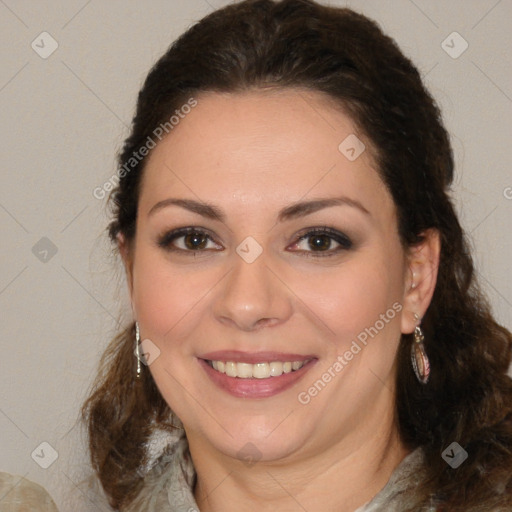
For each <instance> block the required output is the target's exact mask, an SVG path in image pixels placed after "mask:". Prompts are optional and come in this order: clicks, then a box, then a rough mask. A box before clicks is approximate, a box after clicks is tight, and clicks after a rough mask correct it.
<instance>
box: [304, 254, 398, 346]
mask: <svg viewBox="0 0 512 512" xmlns="http://www.w3.org/2000/svg"><path fill="white" fill-rule="evenodd" d="M401 261H402V260H401V258H400V255H399V254H396V255H395V256H394V257H391V255H390V256H389V258H379V257H376V256H375V255H374V254H373V255H371V254H368V255H366V256H365V257H358V258H354V259H353V260H352V261H350V262H347V263H346V265H343V264H342V265H340V267H338V268H337V269H336V270H333V271H332V272H325V273H324V274H317V275H315V277H314V278H313V277H311V276H309V277H307V278H302V279H301V280H300V281H299V283H298V285H297V288H296V292H297V295H298V296H299V297H300V298H301V299H302V300H303V301H304V303H305V304H306V305H307V306H308V307H309V308H310V309H311V311H312V312H314V314H315V315H316V316H317V317H318V318H319V319H321V320H322V322H323V323H324V324H325V326H326V327H327V328H328V330H329V331H330V333H331V335H332V336H333V339H334V340H335V342H336V346H337V349H338V351H340V350H345V349H346V348H348V346H349V345H350V344H351V342H352V340H354V339H356V338H357V336H358V335H360V334H361V333H365V332H366V333H367V331H366V329H370V328H371V327H374V326H375V325H376V324H377V329H378V330H379V331H382V332H379V335H381V336H388V335H389V336H390V337H392V338H397V337H398V334H399V332H400V322H399V315H398V313H397V311H396V309H397V308H398V309H401V306H399V305H400V304H401V300H402V295H401V293H400V292H401V290H402V288H401V282H402V278H401V276H402V265H401ZM394 304H395V308H393V305H394ZM382 315H384V320H385V321H384V320H383V317H382ZM383 322H384V323H383ZM383 326H384V327H385V328H383ZM372 333H373V334H374V333H375V331H374V330H372ZM362 337H363V338H364V334H362Z"/></svg>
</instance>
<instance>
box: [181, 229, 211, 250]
mask: <svg viewBox="0 0 512 512" xmlns="http://www.w3.org/2000/svg"><path fill="white" fill-rule="evenodd" d="M183 242H184V244H185V247H186V248H187V249H190V250H191V251H197V250H200V249H204V248H205V247H206V245H207V244H208V237H207V236H206V235H205V234H204V233H189V234H188V235H185V236H184V238H183Z"/></svg>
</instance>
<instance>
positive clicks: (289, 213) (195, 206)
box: [148, 197, 371, 222]
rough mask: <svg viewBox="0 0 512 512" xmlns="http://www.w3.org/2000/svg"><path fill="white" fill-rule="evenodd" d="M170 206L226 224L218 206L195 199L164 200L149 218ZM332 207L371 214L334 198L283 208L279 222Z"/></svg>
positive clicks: (358, 205)
mask: <svg viewBox="0 0 512 512" xmlns="http://www.w3.org/2000/svg"><path fill="white" fill-rule="evenodd" d="M168 206H179V207H181V208H184V209H185V210H189V211H191V212H193V213H197V214H199V215H201V216H202V217H206V218H208V219H212V220H217V221H220V222H225V220H226V216H225V215H224V214H223V213H222V211H221V210H220V209H219V208H217V207H216V206H213V205H210V204H207V203H203V202H201V201H195V200H193V199H175V198H169V199H164V200H163V201H159V202H158V203H156V204H155V205H154V206H153V207H152V208H151V209H150V210H149V212H148V217H149V216H150V215H153V214H154V213H156V212H157V211H159V210H162V209H163V208H166V207H168ZM332 206H350V207H352V208H356V209H358V210H359V211H361V212H362V213H364V214H365V215H370V216H371V214H370V212H369V211H368V210H367V209H366V208H365V207H364V206H363V205H362V204H361V203H360V202H359V201H356V200H355V199H351V198H349V197H332V198H328V199H314V200H311V201H301V202H298V203H295V204H292V205H290V206H287V207H285V208H283V209H282V210H281V211H280V212H279V214H278V216H277V219H278V222H283V221H287V220H292V219H296V218H299V217H305V216H306V215H310V214H312V213H315V212H317V211H319V210H322V209H324V208H329V207H332Z"/></svg>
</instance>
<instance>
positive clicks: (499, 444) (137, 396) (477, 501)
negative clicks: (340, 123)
mask: <svg viewBox="0 0 512 512" xmlns="http://www.w3.org/2000/svg"><path fill="white" fill-rule="evenodd" d="M262 87H277V88H287V87H291V88H305V89H307V90H311V91H317V92H321V93H324V94H326V95H328V96H329V97H330V98H331V99H332V100H334V101H335V102H336V103H337V104H338V105H339V106H340V107H342V108H343V109H344V111H345V112H346V113H348V115H349V116H350V117H351V119H352V120H353V121H354V123H356V125H357V126H358V128H359V129H360V130H361V131H362V133H364V134H365V135H366V136H367V137H368V139H369V140H370V141H371V144H372V147H373V148H374V150H375V160H376V163H377V166H378V172H379V173H380V176H381V178H382V180H383V182H384V183H385V184H386V186H387V188H388V189H389V191H390V193H391V195H392V197H393V200H394V203H395V206H396V209H397V213H398V228H399V233H400V238H401V241H402V244H403V246H404V248H405V249H406V248H407V247H410V246H413V245H415V244H417V243H418V242H420V241H421V240H422V235H421V234H422V233H423V232H425V230H427V229H429V228H434V229H437V230H438V231H439V233H440V236H441V257H440V265H439V274H438V280H437V285H436V289H435V292H434V296H433V299H432V302H431V304H430V307H429V309H428V311H427V312H426V314H425V317H424V319H423V326H424V330H425V347H426V351H427V353H428V355H429V358H430V362H431V368H432V372H431V376H430V381H429V383H428V384H427V385H421V384H419V383H418V381H417V380H416V378H415V376H414V373H413V371H412V368H411V364H410V357H409V353H410V347H411V343H412V342H413V340H412V336H411V335H403V336H402V339H401V341H400V347H399V352H398V360H397V363H398V364H397V374H396V381H397V395H396V412H397V419H398V428H399V432H400V435H401V438H402V440H403V442H404V443H405V444H406V446H408V447H409V448H411V449H413V448H416V447H423V448H424V453H425V457H426V458H425V471H426V478H425V479H424V480H423V482H422V485H421V486H420V487H418V488H417V489H415V490H414V491H413V492H414V496H413V501H414V502H415V503H416V505H415V506H414V507H413V508H411V511H412V510H419V509H421V508H422V507H424V506H426V505H427V504H429V503H431V502H432V500H434V501H435V502H436V503H438V504H439V506H440V507H441V508H440V510H450V511H454V512H457V511H469V510H491V509H494V508H495V507H504V509H505V508H506V509H507V510H511V509H512V483H511V481H512V476H511V474H512V379H510V377H509V376H508V375H507V370H508V368H509V365H510V362H511V357H512V335H511V334H510V332H508V331H507V330H506V329H505V328H504V327H501V326H500V325H499V324H498V323H497V322H496V321H495V320H494V318H493V316H492V314H491V312H490V307H489V305H488V304H487V302H486V300H485V298H484V297H483V295H482V293H481V292H480V291H479V288H478V286H477V283H476V281H475V275H474V274H475V273H474V268H473V262H472V258H471V255H470V251H469V246H468V242H467V240H466V238H465V234H464V232H463V230H462V228H461V225H460V223H459V221H458V219H457V215H456V213H455V210H454V206H453V204H452V201H451V199H450V196H449V194H450V185H451V183H452V180H453V174H454V163H453V156H452V150H451V146H450V141H449V137H448V134H447V132H446V130H445V128H444V126H443V122H442V119H441V115H440V112H439V109H438V107H437V105H436V103H435V101H434V100H433V98H432V97H431V95H430V94H429V92H428V91H427V90H426V88H425V86H424V85H423V83H422V80H421V77H420V74H419V73H418V70H417V69H416V68H415V66H414V65H413V64H412V63H411V62H410V60H409V59H408V58H407V57H405V56H404V55H403V54H402V52H401V51H400V50H399V48H398V47H397V45H396V43H395V42H394V41H393V40H392V39H391V38H390V37H388V36H386V35H385V34H383V32H382V31H381V29H380V28H379V27H378V25H377V24H376V23H375V22H373V21H371V20H369V19H368V18H366V17H365V16H363V15H361V14H358V13H356V12H354V11H352V10H350V9H346V8H334V7H327V6H323V5H319V4H317V3H315V2H314V1H311V0H282V1H272V0H246V1H243V2H240V3H236V4H232V5H229V6H227V7H224V8H222V9H219V10H217V11H215V12H213V13H212V14H210V15H208V16H206V17H205V18H203V19H202V20H201V21H199V22H198V23H196V24H195V25H193V26H192V27H191V28H190V29H189V30H187V31H186V32H185V33H184V34H183V35H182V36H181V37H180V38H179V39H178V40H177V41H176V42H175V43H174V44H172V46H171V47H170V48H169V50H168V51H167V52H166V53H165V54H164V55H163V56H162V57H161V58H160V60H158V62H157V63H156V64H155V65H154V67H153V68H152V69H151V71H150V72H149V74H148V76H147V79H146V81H145V83H144V85H143V87H142V90H141V91H140V93H139V96H138V102H137V110H136V114H135V117H134V119H133V124H132V127H131V133H130V135H129V137H128V138H127V139H126V141H125V143H124V146H123V148H122V150H121V152H120V155H119V164H120V167H121V168H122V167H123V166H126V165H127V164H128V163H130V164H132V163H133V162H132V161H131V160H130V159H132V160H133V154H134V152H137V151H138V150H139V148H141V147H142V146H144V144H145V143H146V141H147V140H148V137H150V136H151V135H152V133H153V131H154V130H155V128H156V127H158V126H159V125H161V124H162V123H165V122H166V121H168V120H169V118H170V116H171V115H172V114H173V112H175V111H176V110H177V109H179V108H180V107H181V106H182V105H183V104H185V103H186V102H187V100H189V99H190V98H191V97H196V98H197V97H199V96H200V94H201V93H205V92H223V93H237V92H242V91H246V90H251V89H258V88H262ZM171 136H172V135H171ZM146 158H147V157H146ZM146 158H143V159H141V161H140V162H136V164H134V165H133V166H131V167H130V170H129V172H125V173H120V175H121V179H120V181H119V184H118V186H117V188H116V189H115V190H114V191H113V192H112V194H111V196H110V201H111V206H112V213H113V219H112V221H111V223H110V225H109V227H108V233H109V236H110V238H111V240H112V242H113V243H114V244H116V241H117V236H118V235H119V234H122V235H123V236H124V237H125V239H126V240H127V241H128V243H129V242H130V241H131V240H133V238H134V235H135V225H136V215H137V203H138V196H139V186H140V182H141V176H142V173H143V171H144V164H145V161H146ZM125 168H126V167H125ZM133 340H134V327H133V324H132V325H130V326H128V327H127V328H126V329H125V330H124V331H123V332H121V333H120V334H119V335H118V336H117V337H116V338H115V339H114V340H113V341H112V342H111V345H110V346H109V348H108V349H107V351H106V353H105V355H104V358H103V360H102V365H101V369H100V373H99V376H98V378H97V380H96V383H95V387H94V389H93V390H92V392H91V395H90V396H89V398H88V400H87V401H86V403H85V404H84V406H83V410H82V413H83V418H84V420H85V421H86V424H87V426H88V433H89V441H90V444H89V447H90V454H91V460H92V464H93V467H94V470H95V472H96V474H97V476H98V478H99V480H100V482H101V484H102V486H103V488H104V490H105V492H106V495H107V496H108V498H109V501H110V504H111V506H112V507H113V508H114V509H116V510H123V509H125V508H126V507H127V506H128V505H129V504H130V503H131V502H133V500H134V499H135V497H136V496H137V494H138V493H139V492H140V490H141V489H142V487H143V485H144V483H143V477H142V475H141V474H140V472H139V468H140V466H141V464H142V463H143V462H144V457H145V453H144V443H145V442H146V441H147V440H148V437H149V436H150V434H151V430H152V428H153V426H154V425H159V426H160V427H163V428H169V429H170V428H172V427H171V426H170V425H169V423H168V416H169V413H170V411H169V407H168V406H167V404H166V403H165V401H164V400H163V398H162V397H161V395H160V393H159V391H158V390H157V388H156V385H155V383H154V381H153V379H152V377H151V374H150V372H143V376H142V379H140V380H135V379H134V373H135V364H136V360H135V358H134V355H133V343H134V341H133ZM453 441H457V442H458V443H459V444H460V445H461V446H463V447H464V448H465V449H466V451H467V452H468V454H469V458H468V459H467V461H466V462H464V464H462V465H461V466H460V467H459V468H458V469H456V470H454V469H452V468H451V467H450V466H448V464H446V463H445V462H444V460H443V459H442V458H441V453H442V452H443V450H444V449H445V448H446V447H447V446H449V445H450V444H451V443H452V442H453ZM500 510H501V508H500Z"/></svg>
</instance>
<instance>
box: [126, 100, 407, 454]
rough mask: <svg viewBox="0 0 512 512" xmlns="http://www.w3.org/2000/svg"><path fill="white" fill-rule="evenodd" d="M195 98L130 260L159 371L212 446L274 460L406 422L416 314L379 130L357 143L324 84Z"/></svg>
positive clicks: (170, 148)
mask: <svg viewBox="0 0 512 512" xmlns="http://www.w3.org/2000/svg"><path fill="white" fill-rule="evenodd" d="M197 101H198V104H197V106H196V107H195V108H193V109H192V110H191V112H190V113H189V114H188V115H187V116H186V117H184V119H181V120H180V123H179V124H178V125H177V126H175V127H174V129H173V130H172V132H171V133H170V134H169V135H168V136H167V137H166V138H165V139H163V140H162V141H161V142H160V143H159V144H158V145H157V147H156V148H155V149H154V150H153V152H152V154H151V155H150V157H149V160H148V161H147V165H146V168H145V172H144V177H143V181H142V187H141V194H140V200H139V207H138V217H137V226H136V237H135V240H134V244H133V245H132V247H131V252H130V258H129V260H128V262H127V265H128V270H129V272H128V276H129V282H130V289H131V295H132V303H133V307H134V312H135V316H136V319H137V320H138V322H139V325H140V330H141V339H142V340H150V342H151V343H150V344H149V345H147V343H148V342H147V341H146V342H145V343H146V349H147V348H148V347H151V348H150V352H151V350H153V351H155V350H156V353H158V350H159V351H160V353H159V355H158V357H156V359H155V360H154V362H153V363H152V364H151V365H150V367H149V369H150V371H151V373H152V375H153V377H154V379H155V382H156V384H157V385H158V388H159V389H160V391H161V393H162V395H163V397H164V398H165V400H166V401H167V403H168V404H169V406H170V407H171V409H172V410H173V411H175V413H176V414H177V415H178V416H179V417H180V418H181V420H182V422H183V423H184V425H185V430H186V432H187V435H188V437H189V440H190V442H191V443H192V442H195V443H197V444H201V445H202V446H203V447H205V449H210V450H213V451H217V452H220V453H223V454H225V455H228V456H232V457H238V458H244V457H245V458H247V457H253V458H261V459H262V460H277V459H282V458H288V459H292V458H293V457H302V456H307V454H308V453H318V452H319V450H320V451H321V450H323V449H328V448H329V447H330V446H332V445H333V444H334V443H342V442H345V441H346V442H347V443H348V442H349V443H350V444H351V446H357V445H358V444H361V443H363V442H364V439H366V438H367V436H368V433H369V432H372V433H373V434H375V433H378V432H379V431H380V430H379V429H382V428H383V426H384V427H385V426H386V425H388V424H389V423H390V422H392V416H393V400H394V360H395V353H396V350H397V346H398V342H399V338H400V334H401V331H405V330H407V329H408V330H409V331H410V330H411V328H412V327H411V324H410V319H409V323H408V324H407V325H408V328H407V329H406V328H405V327H404V325H405V324H406V323H407V322H406V321H405V320H404V319H405V317H406V316H409V317H410V316H411V315H410V313H406V309H407V308H406V307H405V305H404V300H405V297H406V293H407V292H406V290H407V288H408V283H409V282H410V280H409V274H410V273H409V272H408V271H407V258H406V255H405V253H404V250H403V247H402V246H401V243H400V240H399V236H398V232H397V218H396V212H395V207H394V204H393V201H392V199H391V196H390V194H389V193H388V191H387V189H386V187H385V186H384V184H383V182H382V181H381V179H380V177H379V175H378V174H377V172H376V170H375V165H374V162H373V161H372V159H371V157H370V154H369V153H370V151H369V149H368V145H369V144H368V141H366V140H365V139H364V137H363V136H361V135H359V139H360V141H362V142H363V143H364V144H366V146H367V149H366V150H363V151H362V153H361V154H360V155H359V156H358V153H360V152H361V150H362V149H363V146H361V145H360V144H361V142H358V140H357V139H356V138H355V137H356V135H355V134H356V128H355V126H354V124H353V123H352V122H351V120H350V118H348V117H347V116H346V115H344V114H342V113H341V112H340V111H339V110H336V109H334V108H333V106H332V105H331V104H330V103H328V102H327V100H326V99H325V98H324V97H323V96H322V95H320V94H319V93H313V92H306V91H297V90H278V91H276V90H274V91H257V92H247V93H243V94H225V95H222V94H209V95H204V96H200V97H197ZM347 137H348V139H347ZM344 141H345V142H344ZM340 144H341V146H340ZM155 347H157V349H156V348H155ZM212 361H215V362H212ZM258 363H259V364H258ZM290 363H291V364H290ZM293 363H295V364H293ZM212 365H214V366H215V367H216V368H217V369H215V368H214V367H212ZM290 367H291V368H290ZM299 367H300V368H299ZM293 368H299V369H297V370H294V369H293ZM222 370H224V371H222ZM290 370H291V371H290ZM225 372H227V373H225ZM235 372H236V375H238V376H237V377H234V376H233V375H235ZM251 376H252V377H251ZM247 377H250V378H247ZM248 443H250V444H248Z"/></svg>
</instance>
